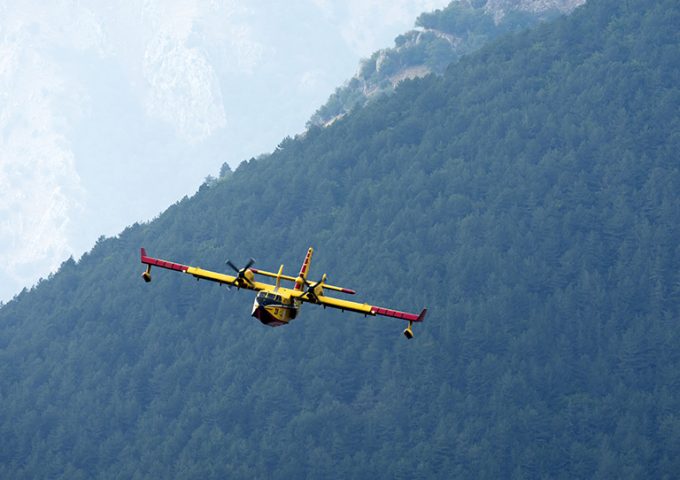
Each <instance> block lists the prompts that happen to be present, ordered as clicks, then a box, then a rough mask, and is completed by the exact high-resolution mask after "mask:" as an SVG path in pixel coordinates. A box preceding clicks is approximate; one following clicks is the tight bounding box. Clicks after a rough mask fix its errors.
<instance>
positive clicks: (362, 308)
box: [298, 292, 427, 322]
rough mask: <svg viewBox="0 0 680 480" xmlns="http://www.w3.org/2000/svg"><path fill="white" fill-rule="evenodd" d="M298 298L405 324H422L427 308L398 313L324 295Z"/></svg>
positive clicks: (304, 294)
mask: <svg viewBox="0 0 680 480" xmlns="http://www.w3.org/2000/svg"><path fill="white" fill-rule="evenodd" d="M298 298H299V299H300V300H302V301H303V302H310V303H316V304H318V305H323V306H324V307H330V308H337V309H340V310H348V311H350V312H357V313H363V314H364V315H382V316H385V317H392V318H399V319H401V320H406V321H407V322H422V321H423V320H424V319H425V315H426V314H427V308H424V309H423V310H422V311H421V312H420V314H416V313H408V312H400V311H399V310H392V309H390V308H383V307H376V306H374V305H369V304H367V303H358V302H350V301H348V300H342V299H340V298H333V297H327V296H325V295H315V296H313V297H309V295H308V294H307V293H302V292H301V294H300V295H299V296H298Z"/></svg>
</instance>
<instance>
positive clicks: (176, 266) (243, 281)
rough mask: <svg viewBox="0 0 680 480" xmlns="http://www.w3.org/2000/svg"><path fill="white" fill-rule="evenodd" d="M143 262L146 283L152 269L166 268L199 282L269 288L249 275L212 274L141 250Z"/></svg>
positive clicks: (250, 288) (255, 288) (148, 280)
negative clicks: (191, 276)
mask: <svg viewBox="0 0 680 480" xmlns="http://www.w3.org/2000/svg"><path fill="white" fill-rule="evenodd" d="M141 260H142V263H143V264H145V265H147V268H146V271H145V272H144V273H142V277H143V278H144V280H145V281H146V282H150V281H151V267H152V266H154V267H160V268H166V269H168V270H175V271H177V272H184V273H187V274H189V275H193V276H194V277H196V278H197V279H199V280H210V281H211V282H217V283H219V284H225V285H229V286H232V287H237V288H245V289H248V290H255V291H259V290H265V289H266V288H267V287H269V285H268V284H266V283H261V282H256V281H254V280H252V279H250V278H248V276H247V275H242V276H241V275H239V276H233V275H227V274H224V273H218V272H212V271H210V270H204V269H202V268H200V267H191V266H189V265H182V264H181V263H175V262H169V261H167V260H162V259H160V258H153V257H150V256H148V255H147V254H146V250H145V249H144V248H142V250H141Z"/></svg>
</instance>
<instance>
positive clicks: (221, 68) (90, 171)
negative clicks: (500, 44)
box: [0, 0, 449, 301]
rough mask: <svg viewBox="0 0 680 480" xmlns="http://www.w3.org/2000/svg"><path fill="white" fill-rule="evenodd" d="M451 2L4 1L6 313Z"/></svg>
mask: <svg viewBox="0 0 680 480" xmlns="http://www.w3.org/2000/svg"><path fill="white" fill-rule="evenodd" d="M448 3H449V2H448V0H440V1H437V0H391V1H386V0H349V1H339V0H300V1H297V2H274V1H271V0H269V1H261V2H253V1H237V0H231V1H230V0H222V1H220V0H202V1H201V0H185V1H178V0H175V1H168V0H148V1H145V2H139V1H137V0H122V1H118V2H110V1H91V2H73V1H67V0H62V1H56V2H42V1H22V2H15V1H9V0H6V1H3V0H0V301H8V300H9V299H10V298H11V297H12V296H13V295H14V294H16V293H18V292H19V291H20V290H21V288H23V287H30V286H31V285H33V284H34V283H35V282H36V281H37V280H38V278H40V277H45V276H47V275H48V274H49V273H50V272H53V271H55V270H56V268H58V266H59V265H60V264H61V262H63V261H64V260H66V259H67V258H68V257H69V256H71V255H73V256H74V257H75V258H76V259H77V258H79V257H80V255H81V254H82V253H83V252H85V251H87V250H89V249H90V248H91V247H92V246H93V245H94V242H95V241H96V239H97V238H98V237H99V236H100V235H106V236H111V235H115V234H117V233H118V232H120V231H121V230H122V229H123V228H125V226H127V225H130V224H132V223H134V222H135V221H146V220H149V219H151V218H153V217H154V216H155V215H157V214H158V213H160V212H161V211H162V210H164V209H165V208H167V207H168V206H169V205H171V204H172V203H174V202H176V201H177V200H179V199H180V198H181V197H182V196H184V195H191V194H192V193H193V192H195V191H196V189H197V188H198V186H199V185H200V184H201V183H202V181H203V179H204V178H205V177H206V176H207V175H217V173H218V172H219V169H220V166H221V165H222V163H224V162H228V163H229V164H230V165H232V166H233V167H235V166H236V165H238V163H240V162H241V161H242V160H245V159H248V158H250V157H253V156H257V155H259V154H261V153H268V152H271V151H272V150H273V149H274V148H275V146H276V145H277V144H278V143H279V142H280V140H281V139H283V138H284V137H285V136H286V135H291V136H292V135H295V134H296V133H300V132H302V131H303V129H304V125H305V122H306V121H307V120H308V119H309V117H310V116H311V115H312V114H313V113H314V111H315V110H316V109H317V108H318V107H319V106H321V105H322V104H323V103H324V102H325V101H326V99H327V98H328V96H329V95H330V94H331V93H332V92H333V90H334V89H335V88H336V87H337V86H340V85H341V84H342V83H343V82H344V81H345V80H347V79H349V77H351V76H352V74H353V73H354V72H355V71H356V69H357V67H358V65H359V60H360V59H361V58H365V57H368V56H370V54H371V53H373V52H374V51H375V50H378V49H380V48H385V47H390V46H393V40H394V38H395V37H396V36H397V35H399V34H401V33H403V32H405V31H407V30H409V29H411V28H412V27H413V25H414V22H415V19H416V17H417V16H418V15H419V14H420V13H422V12H423V11H430V10H433V9H436V8H442V7H444V6H446V5H447V4H448ZM149 178H153V179H154V181H152V182H150V181H149V180H148V179H149Z"/></svg>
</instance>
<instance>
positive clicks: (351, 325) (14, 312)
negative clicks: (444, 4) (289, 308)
mask: <svg viewBox="0 0 680 480" xmlns="http://www.w3.org/2000/svg"><path fill="white" fill-rule="evenodd" d="M678 25H680V4H678V2H677V1H675V0H653V1H650V0H645V1H642V0H630V1H625V2H624V1H618V0H617V1H614V0H591V1H590V2H588V4H587V5H585V6H584V7H581V8H579V9H577V10H576V11H574V13H573V14H572V15H571V16H569V17H563V18H559V19H557V20H555V21H552V22H550V23H547V24H543V25H540V26H538V27H536V28H534V29H532V30H529V31H524V32H521V33H517V34H512V35H509V36H504V37H502V38H500V39H499V40H498V41H497V42H494V43H493V44H491V45H489V46H486V47H484V48H482V49H481V50H480V51H478V52H477V53H475V54H472V55H470V56H467V57H464V58H462V59H461V60H460V61H459V62H458V63H457V64H456V65H455V66H452V67H451V68H450V69H449V70H448V71H447V72H446V74H445V75H444V76H442V77H434V76H428V77H426V78H423V79H419V80H413V81H407V82H404V83H403V84H402V85H401V86H400V87H399V88H398V89H397V90H396V92H395V93H394V94H393V95H390V96H386V97H384V98H382V99H379V100H377V101H375V102H373V103H371V104H370V105H368V106H366V107H364V108H361V109H359V110H357V111H354V112H353V113H351V114H349V115H347V116H346V117H344V118H342V119H340V120H338V121H337V122H335V123H334V124H333V125H332V126H330V127H328V128H319V127H313V128H312V129H310V130H309V131H308V132H307V133H306V135H304V136H300V137H297V138H294V139H291V138H288V139H285V140H284V141H282V142H281V144H280V146H279V148H278V149H277V150H276V151H275V152H273V153H272V154H271V155H268V156H266V157H262V158H258V159H257V160H255V159H253V160H250V161H247V162H243V163H242V164H241V165H240V166H239V167H238V169H236V170H235V171H234V172H233V173H230V174H228V175H224V176H223V177H221V178H219V179H217V180H216V181H214V182H209V183H206V184H205V185H204V186H203V187H201V189H200V190H199V191H198V192H197V193H196V195H194V196H193V197H191V198H185V199H183V200H181V201H179V202H178V203H176V204H175V205H173V206H171V207H170V208H169V209H168V210H167V211H166V212H164V213H163V214H162V215H160V216H159V217H158V218H157V219H155V220H153V221H152V222H149V223H147V224H136V225H133V226H131V227H129V228H128V229H126V230H125V231H124V232H122V233H121V234H120V235H119V236H118V237H116V238H101V239H100V241H99V242H98V243H97V244H96V245H95V246H94V248H93V249H92V250H91V252H89V253H88V254H86V255H85V256H84V257H83V258H82V259H80V260H79V261H78V262H75V261H73V260H69V261H67V262H65V263H64V264H63V265H62V267H61V269H60V270H59V272H58V273H56V274H55V275H53V276H51V277H50V278H49V279H46V280H44V281H42V282H41V283H40V284H39V285H37V286H36V287H35V288H33V289H32V290H30V291H25V292H23V293H22V294H20V295H19V296H18V297H16V298H15V299H14V300H13V301H11V302H10V303H8V304H7V305H5V306H3V307H2V308H1V309H0V405H1V407H0V477H2V478H14V479H20V478H68V479H78V478H83V479H85V478H87V479H89V478H206V479H207V478H301V477H308V478H347V479H350V478H367V477H368V478H404V479H406V478H408V479H415V478H674V477H676V476H677V472H679V471H680V460H679V459H680V413H678V412H680V350H679V349H678V345H680V338H679V336H680V326H679V325H678V320H679V319H680V315H679V314H680V247H679V245H678V239H679V238H680V197H679V195H678V192H680V164H679V161H678V152H679V151H680V81H679V80H680V30H679V29H678ZM141 246H145V247H146V248H147V249H148V251H149V254H150V255H154V256H158V257H161V258H166V259H169V260H174V261H177V262H181V263H185V264H189V265H196V266H201V267H204V268H209V269H212V270H216V271H221V270H226V267H225V266H224V261H225V260H226V259H227V258H230V259H231V260H233V261H234V262H235V263H237V264H243V263H244V262H245V260H246V259H247V258H249V257H251V256H253V257H255V258H256V259H257V263H256V267H260V268H263V269H269V270H271V269H276V267H277V266H278V265H279V263H284V264H285V265H286V267H285V272H286V273H288V274H293V275H294V274H295V273H296V269H298V268H299V265H300V263H301V262H302V259H303V257H304V254H305V252H306V248H307V247H308V246H314V248H315V256H314V262H313V264H312V266H311V274H310V278H312V279H317V278H319V277H320V276H321V275H322V274H323V273H324V272H327V273H328V280H329V282H330V283H332V284H335V285H342V286H345V287H348V288H353V289H356V290H357V291H358V294H357V296H356V297H357V298H356V299H357V300H360V301H363V300H365V301H368V302H370V303H375V304H377V305H384V306H390V307H393V308H396V309H402V310H408V311H419V309H420V308H421V307H423V306H427V307H428V308H429V313H428V317H427V319H426V320H425V322H424V323H423V324H419V325H417V326H415V328H414V333H415V338H414V339H413V340H411V341H407V340H405V339H404V338H403V336H402V335H401V330H402V329H403V328H404V327H405V325H404V323H403V322H400V321H398V320H392V319H381V318H371V317H369V318H364V317H362V316H360V315H353V314H342V313H340V312H335V311H330V310H323V309H321V308H316V307H314V306H311V305H307V306H305V307H304V308H303V309H302V311H301V314H300V316H299V317H298V318H297V319H296V320H295V321H294V322H292V323H291V324H290V325H288V326H285V327H281V328H276V329H270V328H267V327H264V326H262V325H261V324H260V323H259V322H258V321H257V320H255V319H253V318H250V317H249V313H250V307H251V304H252V299H253V297H252V292H243V291H241V292H237V291H236V290H234V289H233V290H231V291H229V290H227V289H226V288H225V287H222V288H220V287H219V286H217V285H215V284H211V283H208V282H196V281H195V280H193V279H192V278H191V277H189V276H187V275H182V274H178V273H175V272H169V271H158V270H154V274H155V275H154V281H153V282H152V283H151V284H149V285H147V284H145V283H144V282H143V281H142V279H141V278H140V274H141V272H142V270H143V269H142V266H141V264H140V263H139V247H141Z"/></svg>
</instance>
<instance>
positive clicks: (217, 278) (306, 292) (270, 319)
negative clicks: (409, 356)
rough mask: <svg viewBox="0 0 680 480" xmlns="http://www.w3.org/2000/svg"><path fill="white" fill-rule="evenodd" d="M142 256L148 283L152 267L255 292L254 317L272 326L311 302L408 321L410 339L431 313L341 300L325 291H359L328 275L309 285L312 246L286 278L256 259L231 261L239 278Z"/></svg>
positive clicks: (292, 317) (279, 323)
mask: <svg viewBox="0 0 680 480" xmlns="http://www.w3.org/2000/svg"><path fill="white" fill-rule="evenodd" d="M141 253H142V263H143V264H145V265H146V271H145V272H144V273H142V278H144V281H146V282H150V281H151V267H152V266H156V267H161V268H167V269H169V270H176V271H178V272H184V273H187V274H189V275H193V276H194V277H196V279H197V280H200V279H205V280H210V281H212V282H217V283H219V284H220V285H222V284H225V285H228V286H233V287H237V288H239V289H241V288H245V289H248V290H255V291H256V292H257V296H256V297H255V302H254V303H253V311H252V316H253V317H255V318H257V319H258V320H260V322H262V323H263V324H265V325H269V326H270V327H278V326H280V325H286V324H287V323H288V322H290V321H291V320H293V319H294V318H295V317H296V316H297V314H298V311H299V310H300V307H301V306H302V303H304V302H308V303H314V304H316V305H323V307H324V308H326V307H331V308H339V309H340V310H343V311H344V310H349V311H350V312H358V313H363V314H364V315H374V316H375V315H383V316H385V317H394V318H400V319H402V320H406V321H407V322H408V327H406V330H404V335H405V336H406V338H408V339H411V338H413V330H412V327H413V322H422V321H423V319H424V318H425V314H426V313H427V308H424V309H423V310H422V312H420V314H419V315H416V314H414V313H406V312H399V311H397V310H391V309H389V308H382V307H375V306H372V305H368V304H366V303H357V302H349V301H347V300H341V299H339V298H333V297H327V296H326V295H324V290H332V291H336V292H342V293H347V294H350V295H354V294H355V293H356V292H355V291H354V290H350V289H348V288H342V287H336V286H333V285H328V284H327V283H326V274H324V275H323V276H322V277H321V280H319V281H317V282H314V283H309V282H308V281H307V273H308V272H309V265H310V263H311V262H312V253H314V249H312V248H311V247H310V248H309V250H308V251H307V256H306V257H305V261H304V262H303V263H302V267H301V268H300V274H299V275H298V276H297V277H290V276H288V275H284V274H283V265H281V267H280V268H279V272H278V273H272V272H265V271H264V270H258V269H255V268H252V266H253V263H255V261H254V260H253V259H252V258H251V259H250V261H249V262H248V263H247V264H246V266H245V267H243V268H237V267H236V266H235V265H234V264H233V263H231V262H230V261H229V260H227V265H229V267H231V268H232V269H233V270H234V271H235V272H236V276H232V275H226V274H224V273H216V272H211V271H209V270H203V269H202V268H199V267H190V266H187V265H181V264H179V263H174V262H168V261H166V260H161V259H158V258H153V257H149V256H147V254H146V250H145V249H144V248H142V252H141ZM255 274H257V275H263V276H265V277H270V278H275V279H276V284H274V285H272V284H269V283H262V282H258V281H256V280H255ZM281 280H288V281H291V282H293V283H294V286H293V288H284V287H282V286H281Z"/></svg>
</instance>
